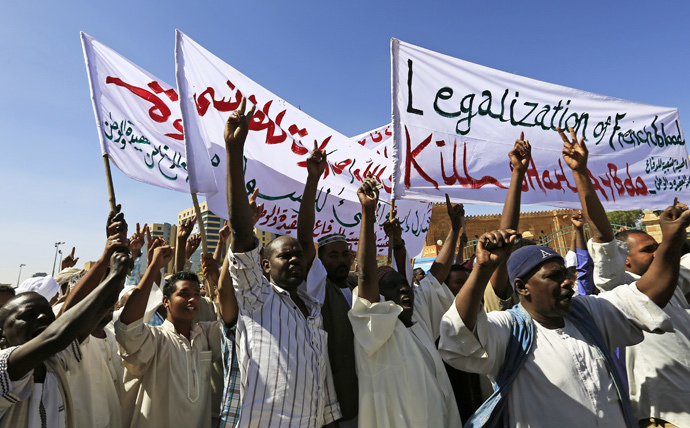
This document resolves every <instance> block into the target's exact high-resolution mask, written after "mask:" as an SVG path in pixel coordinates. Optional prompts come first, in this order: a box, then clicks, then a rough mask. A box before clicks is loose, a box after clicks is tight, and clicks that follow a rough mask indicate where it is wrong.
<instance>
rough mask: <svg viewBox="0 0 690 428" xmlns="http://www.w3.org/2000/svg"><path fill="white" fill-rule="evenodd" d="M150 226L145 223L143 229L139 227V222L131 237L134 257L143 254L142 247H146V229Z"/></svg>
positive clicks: (130, 246)
mask: <svg viewBox="0 0 690 428" xmlns="http://www.w3.org/2000/svg"><path fill="white" fill-rule="evenodd" d="M147 230H148V226H147V225H146V223H144V227H143V229H142V228H141V227H139V223H137V229H136V231H135V232H134V233H133V234H132V236H131V237H130V238H129V250H130V251H131V252H132V256H133V257H138V255H139V254H141V249H142V248H143V247H144V238H145V236H146V231H147Z"/></svg>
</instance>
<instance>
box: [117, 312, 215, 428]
mask: <svg viewBox="0 0 690 428" xmlns="http://www.w3.org/2000/svg"><path fill="white" fill-rule="evenodd" d="M115 335H116V338H117V343H118V347H119V349H120V355H121V356H122V360H123V365H124V367H125V389H126V391H125V397H124V399H123V407H124V415H123V416H124V419H125V420H124V423H123V426H129V427H143V426H145V427H147V428H156V427H161V428H163V427H172V426H183V427H190V428H193V427H197V428H209V427H211V383H210V379H211V366H212V361H213V360H214V359H220V358H221V346H220V335H221V326H220V321H212V322H201V323H194V324H192V329H191V334H190V338H191V340H187V338H186V337H184V336H183V335H181V334H179V333H178V332H177V331H176V330H175V326H174V325H173V324H172V323H171V322H170V321H168V320H166V321H165V322H164V323H163V324H162V325H160V326H157V327H151V326H149V325H147V324H144V323H143V320H142V319H140V320H137V321H134V322H133V323H131V324H129V325H125V324H122V322H121V321H119V320H118V321H117V322H116V323H115Z"/></svg>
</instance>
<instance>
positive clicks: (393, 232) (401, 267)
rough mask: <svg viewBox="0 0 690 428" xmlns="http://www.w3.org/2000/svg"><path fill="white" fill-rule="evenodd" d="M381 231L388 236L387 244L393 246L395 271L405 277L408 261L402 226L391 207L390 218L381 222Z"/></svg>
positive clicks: (396, 213)
mask: <svg viewBox="0 0 690 428" xmlns="http://www.w3.org/2000/svg"><path fill="white" fill-rule="evenodd" d="M383 231H384V232H385V234H386V236H388V245H389V246H391V247H393V257H394V259H395V267H396V268H397V271H398V272H399V273H400V274H401V275H402V276H404V277H405V278H407V268H408V266H409V265H410V261H409V260H408V259H407V249H406V248H405V240H404V239H403V238H402V228H401V227H400V220H398V212H397V211H396V210H395V209H393V212H392V213H391V215H390V218H388V219H386V221H385V222H384V223H383Z"/></svg>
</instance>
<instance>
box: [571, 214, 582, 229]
mask: <svg viewBox="0 0 690 428" xmlns="http://www.w3.org/2000/svg"><path fill="white" fill-rule="evenodd" d="M570 222H571V223H572V224H573V227H574V228H575V229H582V228H583V227H584V226H585V216H584V215H583V214H582V210H573V211H572V213H571V214H570Z"/></svg>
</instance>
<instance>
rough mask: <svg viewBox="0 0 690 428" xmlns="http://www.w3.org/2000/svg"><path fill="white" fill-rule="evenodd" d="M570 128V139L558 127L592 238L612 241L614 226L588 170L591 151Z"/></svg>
mask: <svg viewBox="0 0 690 428" xmlns="http://www.w3.org/2000/svg"><path fill="white" fill-rule="evenodd" d="M568 130H569V131H570V139H568V137H567V136H566V135H565V133H564V132H563V130H562V129H561V128H560V127H559V128H557V131H558V135H560V136H561V139H562V140H563V160H564V161H565V163H566V164H567V165H568V166H569V167H570V169H571V170H572V171H573V177H574V178H575V184H576V186H577V194H578V196H579V197H580V204H582V208H583V209H584V211H585V217H587V218H588V219H589V227H590V230H591V232H592V239H593V240H594V242H600V243H606V242H611V241H613V239H614V234H613V228H612V227H611V222H610V221H609V218H608V217H607V216H606V211H605V210H604V206H603V205H601V201H600V200H599V197H598V196H597V193H596V191H595V190H594V186H593V185H592V180H591V179H590V177H589V171H588V170H587V158H588V155H589V151H588V150H587V146H585V139H584V138H580V141H578V140H577V136H576V135H575V131H574V130H573V128H571V127H569V128H568Z"/></svg>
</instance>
